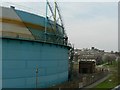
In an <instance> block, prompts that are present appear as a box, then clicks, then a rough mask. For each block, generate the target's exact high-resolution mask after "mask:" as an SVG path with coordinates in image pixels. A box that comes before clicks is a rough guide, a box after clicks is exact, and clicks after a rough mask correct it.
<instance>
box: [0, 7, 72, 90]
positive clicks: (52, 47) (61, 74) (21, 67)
mask: <svg viewBox="0 0 120 90" xmlns="http://www.w3.org/2000/svg"><path fill="white" fill-rule="evenodd" d="M0 8H2V15H1V16H0V19H1V20H0V23H2V31H0V32H1V33H2V35H0V41H2V44H1V45H2V46H1V47H2V56H1V57H2V87H3V88H35V87H36V85H37V88H43V87H51V86H53V85H56V84H59V83H62V82H64V81H67V80H68V57H69V56H68V52H69V49H70V47H69V46H68V44H67V42H66V41H65V38H64V33H63V29H62V27H61V26H60V25H58V24H57V26H56V28H57V29H56V31H55V30H54V29H52V27H51V25H53V21H49V22H50V23H48V26H47V34H45V33H44V30H45V18H44V17H41V16H38V15H34V14H31V13H28V12H24V11H20V10H16V9H14V8H5V7H0ZM45 36H46V37H47V38H46V40H45ZM36 70H37V73H36Z"/></svg>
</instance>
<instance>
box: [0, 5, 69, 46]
mask: <svg viewBox="0 0 120 90" xmlns="http://www.w3.org/2000/svg"><path fill="white" fill-rule="evenodd" d="M0 8H2V16H0V23H2V26H3V29H2V31H1V30H0V32H2V33H3V35H2V37H9V38H10V37H12V38H18V39H19V38H23V39H31V40H39V41H45V42H50V43H56V44H62V45H67V41H66V40H65V35H64V33H63V32H64V29H63V28H62V26H60V25H58V24H57V25H56V30H55V29H54V22H53V21H51V20H49V19H48V20H47V29H46V33H45V18H44V17H41V16H38V15H35V14H32V13H28V12H24V11H20V10H16V9H14V8H5V7H0Z"/></svg>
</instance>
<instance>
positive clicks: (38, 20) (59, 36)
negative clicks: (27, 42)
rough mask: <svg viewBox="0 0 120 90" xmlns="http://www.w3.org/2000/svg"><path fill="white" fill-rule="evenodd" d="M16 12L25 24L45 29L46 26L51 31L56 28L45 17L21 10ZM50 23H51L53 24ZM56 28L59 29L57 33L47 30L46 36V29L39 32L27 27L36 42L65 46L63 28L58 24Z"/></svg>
mask: <svg viewBox="0 0 120 90" xmlns="http://www.w3.org/2000/svg"><path fill="white" fill-rule="evenodd" d="M15 12H16V14H17V15H18V16H19V17H20V19H21V20H22V21H23V22H29V23H32V24H35V25H40V26H43V27H44V28H45V26H47V28H49V29H51V30H52V29H53V28H52V27H54V22H53V21H51V20H48V19H46V20H45V18H44V17H41V16H38V15H35V14H31V13H28V12H24V11H19V10H15ZM48 22H50V23H51V24H50V23H48ZM56 27H57V28H56V29H57V31H56V32H55V31H51V32H48V31H47V30H46V33H47V35H46V33H45V29H44V30H38V29H35V28H31V27H29V26H27V28H28V30H30V32H31V33H32V35H33V36H34V37H35V39H36V40H41V41H47V42H54V43H59V44H63V45H64V39H63V38H64V34H63V28H62V27H61V26H60V25H58V24H57V26H56ZM45 35H46V36H45Z"/></svg>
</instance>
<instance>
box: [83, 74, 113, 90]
mask: <svg viewBox="0 0 120 90" xmlns="http://www.w3.org/2000/svg"><path fill="white" fill-rule="evenodd" d="M110 76H111V74H108V75H107V76H105V77H104V78H102V79H100V80H98V81H96V82H95V83H93V84H91V85H89V86H86V87H84V88H93V87H95V86H96V85H97V84H99V83H101V82H103V81H105V80H106V79H108V78H109V77H110Z"/></svg>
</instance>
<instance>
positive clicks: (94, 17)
mask: <svg viewBox="0 0 120 90" xmlns="http://www.w3.org/2000/svg"><path fill="white" fill-rule="evenodd" d="M8 1H10V0H8ZM14 1H15V0H14ZM37 1H38V0H37ZM56 1H57V0H56ZM64 1H65V2H59V6H60V10H61V14H62V16H63V20H64V23H65V29H66V32H67V35H68V37H69V40H70V42H71V43H73V44H74V46H75V48H90V47H92V46H94V47H96V48H98V49H104V50H106V51H111V50H113V51H118V7H117V6H118V3H117V1H118V0H104V2H102V0H84V2H83V0H81V2H79V0H77V2H73V0H71V1H72V2H70V1H69V2H67V1H66V0H64ZM85 1H86V2H85ZM93 1H94V2H93ZM95 1H96V2H95ZM108 1H113V2H108ZM8 5H11V2H10V3H4V6H8ZM12 5H14V6H16V7H18V8H19V9H23V10H26V11H29V12H32V13H35V14H39V15H42V16H45V3H43V2H19V3H18V2H12Z"/></svg>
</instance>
